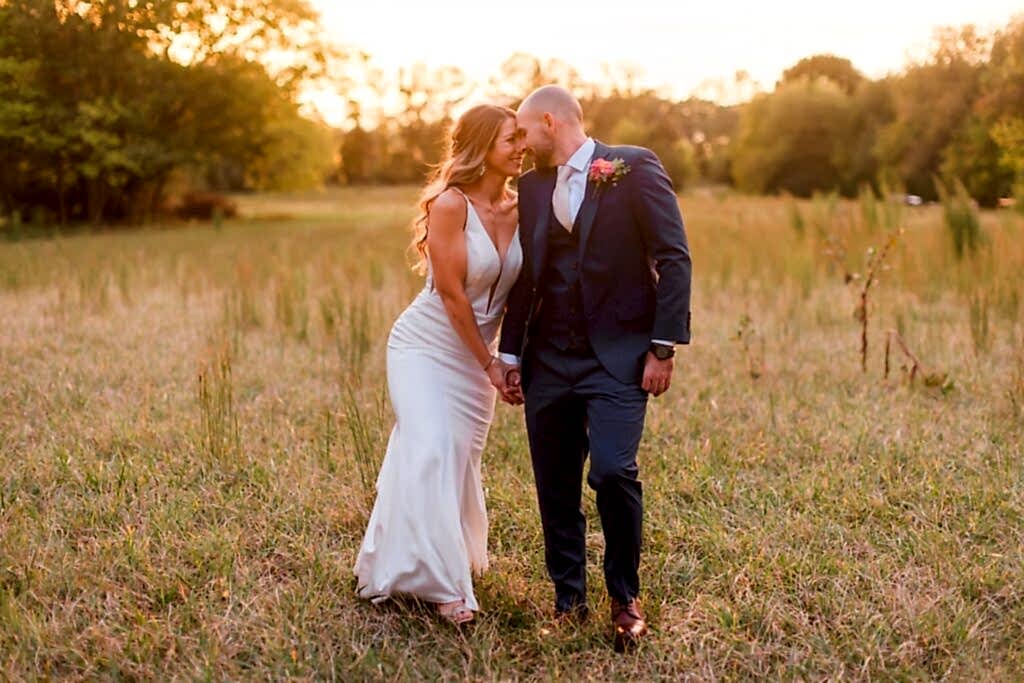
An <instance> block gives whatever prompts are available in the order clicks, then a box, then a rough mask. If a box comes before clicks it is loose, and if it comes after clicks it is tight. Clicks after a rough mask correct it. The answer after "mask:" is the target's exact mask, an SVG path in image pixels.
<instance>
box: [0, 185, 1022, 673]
mask: <svg viewBox="0 0 1024 683" xmlns="http://www.w3.org/2000/svg"><path fill="white" fill-rule="evenodd" d="M415 194H416V189H415V188H398V189H383V188H370V189H365V188H360V189H347V190H344V191H336V192H332V193H329V194H326V195H305V196H275V197H255V198H242V208H243V212H244V215H245V216H246V218H244V219H241V220H238V221H228V222H226V223H225V224H224V226H223V228H222V229H220V230H216V229H214V227H213V226H206V225H193V226H183V227H182V226H178V227H174V228H173V229H171V228H161V227H152V228H147V229H141V230H137V231H130V232H125V231H109V232H100V233H96V234H78V235H74V236H68V237H60V238H55V239H37V240H28V241H18V242H2V241H0V321H2V322H0V406H2V409H0V678H4V679H15V680H18V679H35V678H40V677H42V678H73V679H96V678H99V679H174V678H176V679H197V678H210V679H217V680H220V679H280V678H285V677H299V678H317V679H321V678H328V679H330V678H334V679H340V680H359V679H376V678H384V679H404V678H426V679H435V678H440V679H463V678H472V679H485V680H490V679H501V680H515V679H551V678H568V679H594V680H609V679H620V680H625V679H633V680H650V679H656V678H671V679H676V678H682V677H691V678H697V679H727V680H735V679H749V678H763V677H769V678H786V679H821V678H844V679H865V680H866V679H897V680H920V679H937V678H949V679H969V678H975V679H983V680H991V679H997V680H1000V679H1001V680H1019V679H1020V678H1021V676H1022V675H1024V626H1022V624H1024V546H1022V543H1024V541H1022V531H1021V530H1022V528H1024V520H1022V513H1024V486H1022V484H1024V481H1022V479H1024V467H1022V454H1021V450H1022V449H1021V443H1022V441H1024V438H1022V437H1024V379H1022V378H1024V355H1022V353H1021V351H1020V349H1021V347H1022V340H1024V329H1022V325H1021V316H1020V313H1021V306H1022V304H1021V294H1022V293H1024V292H1022V280H1021V278H1020V272H1021V271H1022V269H1024V239H1022V238H1024V218H1022V217H1020V216H1016V215H1013V214H1008V213H1001V214H995V213H982V214H981V216H980V221H981V226H982V229H983V230H984V234H985V236H986V239H985V241H984V243H983V244H982V245H981V246H980V247H979V249H978V251H977V252H976V253H974V254H973V255H972V256H970V257H966V256H965V257H964V258H962V259H960V258H957V255H956V254H955V253H954V251H953V245H952V244H951V243H950V240H949V237H948V235H947V234H946V232H945V228H944V226H943V216H942V212H941V208H939V207H926V208H922V209H913V210H912V209H906V210H904V211H903V212H902V214H901V218H900V225H901V226H902V227H904V228H905V232H904V234H903V236H902V238H901V239H900V241H899V242H898V243H897V245H896V247H895V248H894V249H893V250H892V252H891V254H890V255H889V257H888V259H887V262H886V269H885V270H884V271H882V273H881V279H880V280H879V282H878V283H877V284H876V285H875V287H874V288H873V289H872V294H871V302H870V306H869V309H870V310H869V325H868V331H869V337H870V345H869V352H868V362H867V372H862V371H861V366H860V323H859V322H858V321H857V320H855V319H854V316H853V313H854V309H855V306H856V304H857V292H858V290H857V286H858V282H857V281H854V282H853V283H851V284H850V285H846V284H844V282H843V279H842V269H845V270H847V271H849V272H852V273H861V272H863V270H864V268H865V263H866V256H865V253H866V250H867V249H868V247H872V246H873V247H876V248H877V247H879V246H881V244H882V242H883V240H884V236H885V235H884V231H885V230H886V229H887V228H886V226H885V225H881V223H884V221H880V220H879V219H878V218H877V217H878V215H880V212H882V211H883V210H885V211H889V209H888V208H886V207H884V206H876V205H875V204H868V202H869V201H873V200H869V199H868V198H862V200H861V202H860V203H850V202H838V203H832V204H829V205H825V204H824V203H822V202H821V201H820V200H819V201H818V202H793V201H790V200H785V199H754V198H743V197H728V198H717V199H716V198H711V197H703V196H692V197H684V198H683V199H682V200H681V202H682V207H683V213H684V216H685V217H686V220H687V225H688V231H689V234H690V238H691V244H692V248H693V254H694V263H695V283H694V298H693V323H694V343H693V344H692V345H691V346H690V347H688V348H685V349H683V350H682V351H681V353H680V355H679V356H678V363H677V371H676V376H675V379H674V383H673V388H672V389H671V390H670V391H669V393H668V394H666V395H665V396H664V397H662V398H659V399H656V400H654V401H652V403H651V408H650V411H649V419H648V426H647V434H646V436H645V438H644V441H643V444H642V447H641V453H640V463H641V478H642V480H643V481H644V491H645V494H646V520H645V544H646V545H645V552H644V556H643V564H642V570H641V579H642V583H643V586H644V594H643V599H644V605H645V608H646V611H647V612H648V615H649V617H650V619H651V622H652V626H653V629H654V630H653V634H652V636H651V637H650V638H649V640H648V641H647V642H646V644H645V645H644V646H643V647H642V648H641V649H640V650H639V651H638V652H637V653H635V654H632V655H628V656H618V655H615V654H614V653H613V652H612V651H611V647H610V640H609V633H608V628H607V626H606V623H605V616H606V613H607V609H608V603H607V599H606V597H605V596H604V595H603V586H602V580H601V577H600V554H601V547H602V540H601V535H600V527H599V523H598V520H597V516H596V511H595V509H594V502H593V497H592V495H591V494H590V493H589V492H588V494H587V499H586V504H585V507H586V511H587V514H588V519H589V521H590V536H589V553H590V565H589V570H590V585H591V596H590V598H591V607H592V610H593V615H594V618H592V619H591V621H590V622H588V623H587V624H586V625H584V626H581V627H570V628H564V629H561V630H554V631H552V628H553V625H552V624H551V623H550V609H551V602H552V596H551V589H550V586H549V583H548V581H547V579H546V577H545V575H544V569H543V561H542V544H541V532H540V525H539V520H538V515H537V511H536V504H535V500H534V497H533V484H532V475H531V471H530V466H529V458H528V455H527V452H526V443H525V435H524V429H523V424H522V417H521V413H520V412H518V411H517V410H515V409H512V408H509V407H508V406H504V405H501V406H500V407H499V410H498V415H497V418H496V423H495V425H494V428H493V430H492V433H491V438H490V441H489V443H488V447H487V450H486V451H485V454H484V462H485V465H484V466H485V486H486V490H487V500H488V508H489V513H490V519H491V537H490V552H491V559H492V569H491V571H490V572H489V573H487V574H486V575H484V576H483V577H481V578H480V579H479V581H478V598H479V599H480V601H481V604H482V607H483V612H482V613H481V614H480V616H479V619H478V623H477V624H476V625H475V626H474V627H473V628H472V629H470V630H468V631H466V632H464V633H458V632H456V631H454V630H452V629H450V628H447V627H446V625H444V624H442V623H440V622H438V621H437V620H436V619H435V618H434V617H433V616H432V614H431V612H430V610H429V609H427V608H425V607H423V606H419V605H416V604H414V603H411V602H399V603H393V604H390V605H386V606H378V607H375V606H372V605H370V604H368V603H365V602H362V601H360V600H358V599H357V598H356V597H355V592H354V588H355V587H354V584H353V580H352V575H351V566H352V563H353V561H354V557H355V552H356V550H357V548H358V543H359V541H360V539H361V535H362V531H363V527H364V524H365V521H366V518H367V514H368V512H369V509H370V506H371V505H372V500H373V490H372V485H373V481H374V478H375V475H376V468H377V465H378V464H379V462H380V458H381V457H382V456H383V450H384V445H385V442H386V438H387V434H388V431H389V429H390V426H391V413H390V405H389V403H388V402H387V397H386V394H385V382H384V380H385V378H384V340H385V338H386V334H387V331H388V328H389V326H390V324H391V322H392V320H393V319H394V318H395V316H396V315H397V314H398V313H399V312H400V311H401V310H402V308H403V307H404V306H405V305H406V304H407V303H408V301H409V300H410V299H411V298H412V296H413V295H414V294H415V292H416V291H417V290H418V288H419V286H420V281H419V280H418V278H417V277H416V276H415V275H414V274H413V273H411V272H410V271H409V269H408V268H407V267H406V256H405V253H404V247H405V244H406V243H407V240H408V237H409V235H408V232H407V223H408V220H409V219H410V218H411V216H412V213H413V210H414V209H413V204H414V199H415ZM887 215H888V214H887ZM796 225H799V226H801V227H800V229H799V230H797V229H795V226H796ZM837 245H841V247H842V248H841V249H838V250H837V249H835V248H834V249H833V252H836V251H838V252H841V253H839V254H838V256H829V255H828V254H826V253H825V252H826V248H829V247H836V246H837ZM890 329H895V330H898V331H899V333H900V335H901V336H902V337H903V338H904V339H905V340H906V342H907V344H908V347H909V348H910V349H911V350H912V351H913V353H914V354H915V355H917V356H918V357H919V358H920V360H921V362H922V363H923V364H924V365H925V366H926V370H927V371H929V372H932V373H935V374H941V375H945V376H946V379H945V380H944V381H943V382H938V383H936V386H926V385H925V383H924V382H923V381H922V377H921V376H919V377H918V379H917V380H916V381H915V382H914V383H913V384H911V383H909V381H908V379H907V373H906V372H905V371H903V370H901V368H900V365H901V363H903V358H902V356H897V355H894V356H893V357H892V359H891V361H892V365H893V370H892V373H891V374H890V377H889V378H888V380H885V379H883V358H882V353H883V348H884V339H885V333H886V331H887V330H890ZM894 353H895V352H894ZM200 377H202V378H203V379H202V381H200Z"/></svg>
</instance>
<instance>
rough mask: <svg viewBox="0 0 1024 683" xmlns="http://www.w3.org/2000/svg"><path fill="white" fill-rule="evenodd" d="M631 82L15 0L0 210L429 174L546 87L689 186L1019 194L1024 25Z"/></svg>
mask: <svg viewBox="0 0 1024 683" xmlns="http://www.w3.org/2000/svg"><path fill="white" fill-rule="evenodd" d="M282 55H284V56H285V57H282ZM636 76H637V75H636V74H635V73H632V72H631V71H630V70H629V69H627V68H623V67H616V68H609V69H608V72H607V74H606V78H605V79H604V81H603V82H602V83H601V84H593V83H587V82H585V81H584V80H583V79H581V78H580V77H579V75H578V74H577V73H576V72H575V70H573V68H572V67H571V66H569V65H568V64H566V63H565V62H561V61H559V60H548V61H541V60H538V59H537V58H535V57H532V56H530V55H526V54H517V55H513V56H512V57H511V58H510V59H508V60H507V61H506V62H505V63H504V64H503V65H502V66H501V68H500V70H499V72H498V73H497V74H495V76H494V77H493V78H492V79H491V80H490V81H489V82H488V83H486V84H484V85H483V88H480V87H476V86H475V85H474V84H472V83H470V82H469V81H468V79H467V78H466V77H465V75H464V74H463V73H462V72H461V71H459V70H458V69H456V68H454V67H447V68H441V69H428V68H426V67H422V66H415V67H410V68H407V69H403V70H402V71H401V73H400V74H399V77H398V79H397V81H396V82H389V81H388V80H387V79H385V78H383V77H382V74H381V73H380V72H379V71H378V70H376V69H375V68H374V67H373V65H372V61H371V60H370V59H368V58H367V56H365V55H359V54H353V53H343V52H341V51H339V50H337V49H335V48H332V47H330V43H329V41H327V40H326V39H325V38H324V37H323V35H322V33H321V28H320V27H319V25H318V21H317V16H316V14H315V12H313V11H312V10H311V9H310V8H309V6H308V5H307V4H306V2H305V1H304V0H250V1H248V2H241V3H240V2H235V1H234V0H197V1H193V2H180V1H176V0H146V1H145V2H141V1H138V0H111V1H108V2H75V1H73V0H0V220H2V219H3V217H4V216H12V215H18V216H22V217H25V218H26V219H28V218H29V217H34V220H36V221H37V222H60V223H66V222H76V221H91V222H97V223H98V222H111V221H122V222H140V221H145V220H148V219H150V218H152V217H153V216H155V215H158V214H161V213H163V212H165V211H167V210H168V207H169V206H171V205H172V204H173V200H174V198H176V197H180V196H181V195H182V194H184V193H185V192H186V191H187V190H189V189H198V190H227V191H246V190H250V191H261V190H287V189H300V188H306V187H312V186H317V185H321V184H323V183H339V184H358V183H407V182H420V181H422V179H423V177H424V175H425V173H426V172H427V170H428V169H429V167H430V165H431V164H433V163H435V162H436V161H437V159H438V156H439V154H440V148H441V141H442V140H443V138H444V133H445V131H446V130H447V128H448V126H449V125H450V124H451V121H452V119H453V118H454V116H455V113H456V112H457V111H458V110H459V109H460V108H461V107H463V106H465V105H467V104H469V103H471V102H472V101H474V100H475V99H488V100H491V101H498V102H502V103H506V104H509V105H510V106H515V105H516V104H517V103H518V99H519V98H520V97H522V96H523V95H524V94H525V93H527V92H529V91H530V90H531V89H533V88H534V87H536V86H539V85H542V84H545V83H550V82H556V83H561V84H563V85H565V86H567V87H569V88H570V89H572V90H573V91H574V92H576V93H577V94H578V95H579V96H580V98H581V100H582V102H583V105H584V109H585V112H586V116H587V126H588V129H589V131H590V132H591V133H592V134H593V135H595V136H596V137H598V138H601V139H603V140H606V141H608V142H612V143H624V144H638V145H644V146H647V147H650V148H652V149H653V150H654V151H655V152H657V153H658V155H659V156H660V157H661V158H662V160H663V161H664V163H665V165H666V167H667V169H668V171H669V173H670V174H671V176H672V177H673V179H674V180H675V182H676V184H677V186H679V187H680V188H685V187H687V186H689V185H691V184H694V183H709V184H716V185H734V186H735V187H737V188H738V189H740V190H742V191H746V192H754V193H779V192H786V193H790V194H794V195H798V196H809V195H811V194H813V193H815V192H838V193H841V194H844V195H854V194H856V193H857V192H859V191H860V190H861V189H862V188H863V187H864V186H866V185H870V186H874V187H875V188H876V189H880V188H881V187H882V186H883V185H884V186H886V187H890V188H894V187H900V188H904V189H905V190H906V191H907V192H911V193H914V194H919V195H921V196H923V197H925V198H928V199H930V198H935V197H936V196H937V195H938V193H939V192H940V191H942V185H943V184H949V183H954V182H960V183H962V184H963V185H964V187H965V188H966V189H967V191H968V192H969V193H970V194H971V195H972V196H973V197H974V198H975V199H976V200H978V201H979V202H981V203H982V204H986V205H991V204H994V203H996V202H997V201H998V200H999V199H1000V198H1001V197H1008V196H1012V195H1014V194H1015V193H1016V194H1017V195H1021V194H1024V17H1017V18H1015V19H1013V20H1011V21H1010V22H1009V23H1008V24H1007V25H1006V26H1005V27H1003V28H1001V29H999V30H996V31H993V32H991V33H982V32H979V31H977V30H975V29H974V28H972V27H962V28H958V29H945V30H943V31H940V32H938V33H937V34H936V36H935V40H934V45H933V49H932V50H931V53H930V54H929V55H928V57H926V58H925V59H923V60H919V61H917V62H914V63H910V64H908V65H906V66H905V67H904V68H903V69H902V70H901V71H899V72H897V73H894V74H890V75H888V76H886V77H884V78H880V79H871V78H868V77H866V76H865V75H864V74H862V73H860V72H859V71H858V70H857V69H856V68H855V66H854V65H853V64H851V63H850V61H849V60H847V59H844V58H841V57H837V56H833V55H815V56H811V57H808V58H806V59H803V60H801V61H800V62H798V63H797V64H795V65H794V66H793V67H791V68H790V69H788V70H787V71H786V72H785V73H784V74H783V75H782V77H781V78H780V80H779V82H778V83H776V84H775V85H774V87H773V89H772V90H771V91H769V92H760V93H758V94H756V95H754V96H753V97H752V98H750V99H748V100H747V101H745V102H743V103H741V104H733V105H722V104H718V103H715V102H712V101H710V100H708V99H701V98H698V97H691V98H688V99H686V100H682V101H677V100H673V99H670V98H667V97H664V96H662V95H659V94H658V93H656V92H654V91H651V90H647V89H644V88H640V87H638V86H637V85H636V81H637V77H636ZM316 80H319V81H320V82H321V83H325V82H326V83H330V84H331V87H333V88H334V89H335V90H336V91H337V92H338V93H340V94H341V95H342V96H343V97H344V98H346V100H347V113H348V120H347V121H346V122H345V125H344V126H341V127H339V128H333V129H332V128H331V127H329V126H328V125H326V124H325V123H324V122H323V121H320V120H317V119H316V118H315V117H311V116H309V115H304V110H303V108H302V107H300V105H299V104H298V102H299V99H300V96H301V93H302V92H303V87H304V86H306V85H308V84H309V83H310V82H312V81H316ZM396 96H397V99H398V102H399V106H397V107H394V108H393V109H391V110H387V109H386V108H385V106H384V104H383V103H384V102H385V101H393V100H394V99H395V98H396Z"/></svg>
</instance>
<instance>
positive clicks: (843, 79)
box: [779, 54, 865, 95]
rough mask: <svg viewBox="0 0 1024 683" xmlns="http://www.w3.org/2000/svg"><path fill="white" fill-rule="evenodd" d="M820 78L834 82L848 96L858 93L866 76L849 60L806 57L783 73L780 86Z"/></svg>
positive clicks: (828, 57)
mask: <svg viewBox="0 0 1024 683" xmlns="http://www.w3.org/2000/svg"><path fill="white" fill-rule="evenodd" d="M819 78H824V79H826V80H829V81H832V82H833V83H835V84H836V85H837V86H839V89H840V90H842V91H843V92H845V93H846V94H847V95H852V94H853V93H854V92H856V90H857V88H858V87H859V86H860V84H861V83H863V82H864V80H865V79H864V74H862V73H861V72H860V71H858V70H857V69H856V68H855V67H854V66H853V63H852V62H851V61H850V60H849V59H846V58H845V57H837V56H835V55H827V54H825V55H814V56H812V57H804V58H803V59H801V60H800V61H799V62H797V63H796V64H794V65H793V66H791V67H789V68H788V69H786V70H785V71H783V72H782V79H781V80H780V81H779V85H782V84H785V83H792V82H793V81H800V80H812V81H813V80H817V79H819Z"/></svg>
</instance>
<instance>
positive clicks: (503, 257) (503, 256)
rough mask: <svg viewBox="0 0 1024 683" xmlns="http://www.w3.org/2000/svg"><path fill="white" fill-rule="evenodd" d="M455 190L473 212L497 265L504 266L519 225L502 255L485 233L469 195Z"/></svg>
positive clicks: (496, 245)
mask: <svg viewBox="0 0 1024 683" xmlns="http://www.w3.org/2000/svg"><path fill="white" fill-rule="evenodd" d="M455 189H456V190H458V192H459V194H461V195H462V196H463V198H465V200H466V206H467V207H468V210H470V211H472V212H473V216H474V217H475V218H476V222H477V223H479V224H480V230H482V231H483V233H484V237H486V238H487V241H488V242H489V243H490V245H491V248H492V249H494V253H495V255H496V256H497V257H498V263H500V264H501V265H502V266H504V265H505V261H506V260H507V259H508V253H509V252H510V251H512V243H513V242H515V241H516V236H517V235H518V234H519V223H518V222H517V223H516V229H515V230H513V231H512V239H510V240H509V242H508V244H507V245H506V246H505V253H504V254H502V253H501V250H500V249H498V243H497V242H496V241H495V240H494V239H493V238H492V237H491V233H489V232H487V226H485V225H484V219H483V218H481V217H480V214H479V213H478V212H477V210H476V206H474V205H473V200H472V199H470V198H469V195H468V194H466V193H465V192H463V191H462V190H459V189H458V188H455Z"/></svg>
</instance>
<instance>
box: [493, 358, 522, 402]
mask: <svg viewBox="0 0 1024 683" xmlns="http://www.w3.org/2000/svg"><path fill="white" fill-rule="evenodd" d="M485 371H486V372H487V377H488V379H490V380H491V384H492V385H493V386H494V388H495V389H497V390H498V393H500V394H501V400H502V401H504V402H505V403H508V404H509V405H513V406H516V405H519V404H521V403H522V402H523V392H522V389H521V388H520V386H519V367H518V366H516V365H509V364H508V363H505V362H504V361H502V360H501V359H500V358H497V357H495V358H492V359H491V360H490V361H489V362H488V364H487V367H486V368H485Z"/></svg>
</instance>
